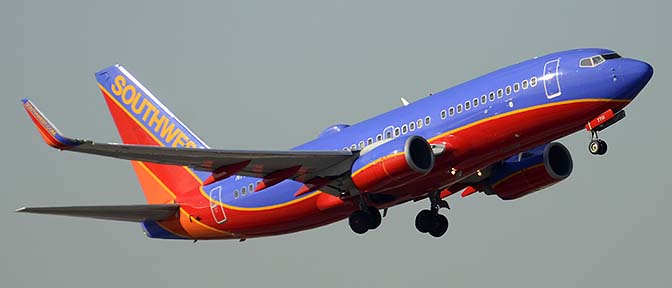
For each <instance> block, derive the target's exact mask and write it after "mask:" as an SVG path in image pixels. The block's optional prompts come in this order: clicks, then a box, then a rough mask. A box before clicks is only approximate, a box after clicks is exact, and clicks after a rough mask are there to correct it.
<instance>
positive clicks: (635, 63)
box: [621, 59, 653, 98]
mask: <svg viewBox="0 0 672 288" xmlns="http://www.w3.org/2000/svg"><path fill="white" fill-rule="evenodd" d="M623 60H624V63H623V64H622V66H621V67H622V71H623V78H624V79H623V80H624V81H625V83H626V87H627V88H626V90H627V92H626V93H627V94H628V95H627V97H628V98H635V96H637V94H638V93H639V91H641V90H642V89H643V88H644V86H646V84H647V83H649V80H651V77H652V76H653V67H651V65H649V63H646V62H644V61H639V60H635V59H623Z"/></svg>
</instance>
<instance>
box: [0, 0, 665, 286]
mask: <svg viewBox="0 0 672 288" xmlns="http://www.w3.org/2000/svg"><path fill="white" fill-rule="evenodd" d="M7 2H9V1H7ZM11 2H12V3H2V4H0V33H1V34H0V35H2V37H3V40H2V45H0V51H1V52H2V53H0V60H2V61H1V62H0V63H2V69H0V85H1V86H2V96H1V98H0V99H1V100H2V104H1V105H0V109H2V110H1V113H0V125H2V126H1V128H2V131H4V132H5V135H6V137H5V145H4V149H2V152H0V153H2V158H1V159H2V160H3V161H2V162H3V165H2V166H0V169H2V171H1V173H0V177H1V178H0V181H1V182H2V183H3V189H2V190H3V191H2V193H1V194H0V195H2V196H0V197H2V198H1V199H2V201H0V227H2V229H3V232H2V235H3V237H1V239H2V240H0V244H1V245H0V255H2V256H0V279H2V280H0V283H2V286H4V287H39V286H42V285H50V286H47V287H63V286H67V287H91V286H92V285H93V284H95V285H96V286H99V287H120V286H122V285H123V286H130V287H139V286H144V285H151V286H159V285H160V286H163V287H183V286H185V285H189V286H190V287H206V286H213V285H218V286H222V285H224V286H227V287H248V286H253V287H271V286H272V287H278V286H279V287H289V286H290V285H292V287H316V286H317V287H342V286H349V287H408V286H410V285H413V286H415V287H430V286H436V285H442V286H451V287H485V286H496V287H540V286H541V287H576V286H580V287H590V286H599V287H633V286H644V287H669V286H672V274H671V273H670V272H669V269H670V267H671V265H670V264H671V263H670V259H671V258H672V252H671V249H670V248H669V246H668V243H672V232H671V231H670V225H669V219H672V212H670V210H669V209H668V205H669V203H671V202H672V196H670V194H669V191H670V182H669V180H668V179H669V177H670V175H669V163H670V160H672V159H670V158H671V157H670V153H669V147H671V146H672V139H671V138H670V132H669V131H670V130H669V127H667V123H669V121H670V120H669V116H668V115H669V109H670V107H671V106H672V101H671V100H670V99H672V98H671V97H670V95H669V92H668V91H663V89H662V88H663V84H664V83H666V82H667V81H668V79H670V76H671V75H670V72H669V71H670V69H672V65H671V59H672V57H671V56H670V51H672V49H671V48H672V47H671V46H672V45H671V43H670V34H669V33H670V32H669V28H670V27H672V20H670V17H669V15H668V14H669V12H670V11H672V9H670V8H671V5H670V4H669V1H613V0H612V1H552V2H550V1H538V0H535V1H492V2H491V3H488V2H486V1H435V2H421V1H403V2H396V1H366V2H365V3H363V2H364V1H345V2H344V1H323V2H321V1H267V2H258V1H216V2H215V3H208V4H205V3H191V2H190V3H189V4H165V3H163V2H162V1H160V2H159V1H157V2H143V3H144V4H138V3H136V2H138V1H116V2H109V1H106V2H99V3H92V2H93V1H81V3H75V2H78V1H73V2H71V3H63V2H64V1H11ZM577 47H604V48H610V49H614V50H616V51H618V52H619V53H621V54H622V55H623V56H625V57H633V58H638V59H641V60H644V61H647V62H649V63H651V64H652V65H653V66H654V68H655V75H654V77H653V79H652V81H651V82H650V83H649V85H648V86H647V87H646V88H645V90H644V91H643V92H642V94H640V96H639V98H637V100H636V101H634V102H633V103H632V104H631V105H630V106H629V107H628V108H627V112H628V117H627V118H626V119H625V121H622V122H620V123H618V125H616V126H614V127H611V128H609V129H608V130H606V131H605V132H603V133H601V136H602V137H603V138H604V139H605V140H607V141H608V143H609V153H608V154H607V155H606V156H605V157H593V156H591V155H590V154H589V153H588V152H587V145H588V134H587V133H585V132H581V133H577V134H575V135H572V136H569V137H567V138H565V139H562V140H561V141H562V142H563V143H564V144H566V145H567V146H568V147H569V148H570V150H571V151H572V154H573V156H574V163H575V167H574V174H573V175H572V176H571V177H570V178H569V179H567V180H565V181H564V182H561V183H560V184H558V185H556V186H553V187H551V188H548V189H546V190H544V191H542V192H539V193H536V194H533V195H531V196H528V197H526V198H524V199H521V200H518V201H513V202H503V201H500V200H499V199H498V198H496V197H485V196H484V195H482V194H477V195H473V196H471V197H469V198H466V199H459V198H457V197H451V198H449V201H450V202H451V206H452V207H453V210H451V211H449V212H447V213H446V215H447V216H448V217H449V219H450V221H451V222H450V223H451V226H450V230H449V231H448V233H447V235H446V236H444V237H443V238H440V239H434V238H432V237H429V236H428V235H425V234H420V233H418V232H416V231H415V228H414V226H413V219H414V218H415V214H416V213H417V211H419V210H420V209H424V208H425V207H427V205H428V204H427V203H426V202H425V201H423V202H419V203H411V204H405V205H402V206H400V207H396V208H394V209H391V210H390V213H389V215H388V217H387V218H385V219H384V222H383V225H382V226H381V227H380V228H379V229H378V230H376V231H372V232H369V233H367V234H366V235H365V236H359V235H355V234H354V233H352V232H351V231H350V229H349V228H348V226H347V223H346V222H345V221H343V222H339V223H336V224H333V225H330V226H327V227H323V228H319V229H315V230H311V231H306V232H301V233H298V234H291V235H285V236H279V237H272V238H264V239H252V240H248V241H247V242H244V243H238V242H235V241H213V242H205V241H203V242H198V243H196V244H192V243H191V242H189V241H161V240H150V239H148V238H146V237H145V236H144V235H143V234H142V232H141V229H140V227H139V225H135V224H132V223H117V222H105V221H96V220H87V219H77V218H64V217H49V216H37V215H22V214H16V213H13V212H12V211H13V210H14V209H16V208H18V207H21V206H24V205H87V204H88V205H92V204H131V203H144V198H143V196H142V193H141V191H140V188H139V185H138V183H137V180H136V178H135V175H134V174H133V172H132V169H131V166H130V165H129V164H128V163H127V162H125V161H119V160H113V159H105V158H101V157H93V156H87V155H77V154H73V153H66V152H57V151H53V150H51V149H50V148H48V147H47V146H46V145H44V144H43V143H42V141H41V139H40V138H39V136H38V134H37V132H36V131H35V129H34V128H33V126H32V124H31V123H30V121H29V119H28V117H27V116H26V115H25V112H24V111H23V109H21V106H20V105H19V99H20V98H22V97H30V98H31V99H33V100H34V101H35V103H36V104H37V105H39V107H40V108H41V109H42V110H43V112H45V113H47V115H49V116H50V118H51V119H52V120H53V121H54V122H55V123H57V125H58V126H59V128H61V130H63V131H64V132H65V133H66V134H67V135H70V136H74V137H82V138H89V139H96V140H101V141H118V139H119V138H118V136H117V132H116V130H115V128H114V125H113V123H112V119H111V117H110V116H109V113H108V111H107V108H106V106H105V104H104V101H103V98H102V96H101V95H100V92H99V91H98V90H97V88H96V85H95V80H94V77H93V73H94V72H96V71H98V70H99V69H101V68H104V67H106V66H108V65H111V64H114V63H121V64H123V65H125V66H126V67H127V68H128V69H129V71H131V73H133V74H134V75H135V76H136V77H137V78H138V79H139V80H140V81H142V82H143V83H144V84H145V85H146V86H147V87H148V88H149V89H151V90H152V91H153V92H154V94H156V95H157V96H158V97H159V98H160V99H161V100H162V101H163V102H164V104H166V105H167V106H169V107H170V108H171V109H172V110H173V112H175V113H176V114H177V115H178V116H179V117H180V118H181V119H182V121H184V122H185V123H187V125H189V127H190V128H191V129H192V130H194V131H195V132H197V133H198V134H199V135H200V136H201V138H203V139H204V140H205V141H206V142H207V143H208V144H209V145H210V146H213V147H219V148H250V149H284V148H288V147H291V146H293V145H297V144H300V143H301V142H303V141H306V140H309V139H311V138H313V137H314V136H316V135H317V134H318V133H319V132H320V131H321V130H322V129H323V128H325V127H327V126H328V125H330V124H334V123H354V122H357V121H360V120H362V119H365V118H368V117H371V116H373V115H375V114H378V113H382V112H384V111H387V110H389V109H392V108H394V107H397V106H399V105H400V102H399V97H406V98H407V99H409V100H411V101H412V100H417V99H419V98H421V97H423V96H424V95H427V94H428V93H430V92H435V91H439V90H442V89H445V88H448V87H450V86H453V85H455V84H458V83H460V82H463V81H466V80H469V79H471V78H473V77H476V76H478V75H481V74H484V73H487V72H490V71H492V70H494V69H496V68H499V67H503V66H507V65H510V64H514V63H516V62H518V61H522V60H525V59H527V58H531V57H534V56H537V55H542V54H546V53H550V52H554V51H559V50H564V49H569V48H577Z"/></svg>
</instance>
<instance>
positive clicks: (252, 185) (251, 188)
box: [247, 183, 254, 193]
mask: <svg viewBox="0 0 672 288" xmlns="http://www.w3.org/2000/svg"><path fill="white" fill-rule="evenodd" d="M247 189H249V190H250V193H252V191H254V184H252V183H250V185H247Z"/></svg>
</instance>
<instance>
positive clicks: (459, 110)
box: [441, 77, 538, 120]
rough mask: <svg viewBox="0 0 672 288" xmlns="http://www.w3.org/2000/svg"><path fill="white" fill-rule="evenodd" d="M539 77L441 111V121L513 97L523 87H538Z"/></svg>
mask: <svg viewBox="0 0 672 288" xmlns="http://www.w3.org/2000/svg"><path fill="white" fill-rule="evenodd" d="M537 81H538V80H537V77H532V78H530V80H527V79H525V80H523V81H522V82H520V83H518V82H516V83H514V84H513V85H509V86H506V88H503V89H497V91H490V93H488V95H485V94H483V95H481V97H480V98H474V99H473V100H471V101H465V102H464V105H463V104H457V106H451V107H450V108H448V110H447V111H446V110H441V119H442V120H443V119H446V118H447V117H449V116H453V115H455V114H457V113H462V111H466V110H471V108H472V107H474V108H476V107H478V105H479V104H480V105H484V104H486V103H488V101H490V102H491V101H495V97H496V98H502V97H504V94H506V95H507V96H508V95H511V93H512V92H513V93H516V92H518V91H520V89H521V87H522V89H523V90H525V89H527V88H530V87H535V86H537Z"/></svg>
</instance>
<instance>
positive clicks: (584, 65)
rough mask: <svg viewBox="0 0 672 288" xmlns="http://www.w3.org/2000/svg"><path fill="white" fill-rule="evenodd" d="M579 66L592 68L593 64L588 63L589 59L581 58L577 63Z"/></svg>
mask: <svg viewBox="0 0 672 288" xmlns="http://www.w3.org/2000/svg"><path fill="white" fill-rule="evenodd" d="M579 66H581V67H592V66H593V62H591V61H590V58H583V59H581V62H579Z"/></svg>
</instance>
